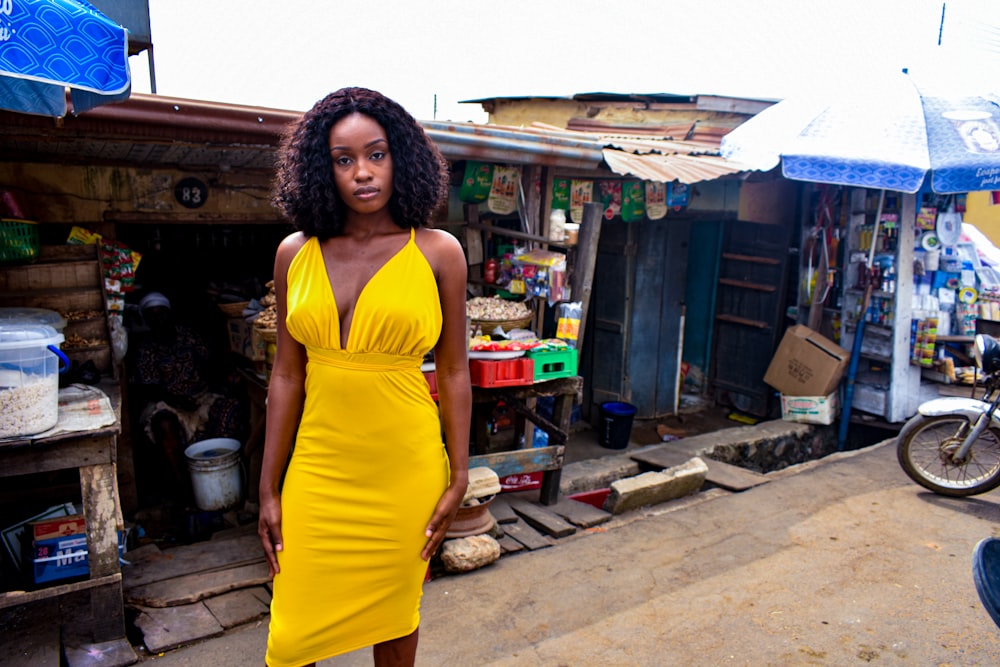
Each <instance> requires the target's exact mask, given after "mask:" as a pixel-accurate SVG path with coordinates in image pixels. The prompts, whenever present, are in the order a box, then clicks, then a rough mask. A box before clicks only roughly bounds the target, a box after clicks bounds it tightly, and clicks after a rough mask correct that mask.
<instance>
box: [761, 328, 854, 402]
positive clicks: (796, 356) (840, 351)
mask: <svg viewBox="0 0 1000 667" xmlns="http://www.w3.org/2000/svg"><path fill="white" fill-rule="evenodd" d="M850 360H851V353H850V352H848V351H847V350H845V349H844V348H842V347H840V346H839V345H837V344H836V343H834V342H833V341H832V340H830V339H829V338H826V337H825V336H822V335H820V334H818V333H816V332H815V331H813V330H812V329H810V328H809V327H806V326H803V325H801V324H797V325H795V326H793V327H791V328H789V329H788V331H786V332H785V336H784V337H783V338H782V339H781V344H780V345H778V351H777V352H775V353H774V358H773V359H771V364H770V365H769V366H768V367H767V373H765V374H764V382H766V383H767V384H769V385H771V386H772V387H774V388H775V389H777V390H778V391H779V392H781V393H782V394H785V395H786V396H827V395H829V394H830V393H831V392H833V390H834V389H836V388H837V385H838V384H839V383H840V378H841V376H843V374H844V369H845V368H847V364H848V362H849V361H850Z"/></svg>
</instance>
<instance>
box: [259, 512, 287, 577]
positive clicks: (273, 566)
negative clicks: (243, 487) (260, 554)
mask: <svg viewBox="0 0 1000 667" xmlns="http://www.w3.org/2000/svg"><path fill="white" fill-rule="evenodd" d="M257 535H258V537H260V544H261V546H262V547H263V548H264V555H265V556H266V557H267V569H268V573H269V575H270V576H271V577H272V578H273V577H274V575H276V574H278V572H279V571H280V568H279V567H278V552H279V551H281V549H282V544H281V498H279V497H278V496H269V497H267V498H266V499H265V498H264V497H263V496H262V497H261V499H260V518H259V519H258V520H257Z"/></svg>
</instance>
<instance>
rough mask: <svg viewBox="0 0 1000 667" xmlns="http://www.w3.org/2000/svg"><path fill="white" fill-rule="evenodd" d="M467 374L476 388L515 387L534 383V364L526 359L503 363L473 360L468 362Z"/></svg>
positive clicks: (509, 360) (508, 360) (521, 358)
mask: <svg viewBox="0 0 1000 667" xmlns="http://www.w3.org/2000/svg"><path fill="white" fill-rule="evenodd" d="M469 372H470V373H471V374H472V384H473V386H476V387H516V386H518V385H523V384H532V383H533V382H534V381H535V362H533V361H532V360H531V359H528V358H527V357H518V358H517V359H504V360H503V361H484V360H482V359H473V360H471V361H470V362H469Z"/></svg>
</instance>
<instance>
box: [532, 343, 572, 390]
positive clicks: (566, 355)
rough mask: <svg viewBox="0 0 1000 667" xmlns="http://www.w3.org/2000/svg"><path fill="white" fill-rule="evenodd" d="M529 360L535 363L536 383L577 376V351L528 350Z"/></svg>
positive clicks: (564, 349)
mask: <svg viewBox="0 0 1000 667" xmlns="http://www.w3.org/2000/svg"><path fill="white" fill-rule="evenodd" d="M527 356H528V358H529V359H532V360H533V361H534V362H535V382H542V381H544V380H553V379H555V378H566V377H573V376H574V375H576V350H575V349H574V348H572V347H567V348H563V349H545V348H536V349H533V350H528V354H527Z"/></svg>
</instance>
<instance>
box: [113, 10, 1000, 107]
mask: <svg viewBox="0 0 1000 667" xmlns="http://www.w3.org/2000/svg"><path fill="white" fill-rule="evenodd" d="M942 4H944V0H560V1H558V2H556V1H551V0H508V1H506V2H505V1H503V0H495V1H493V2H483V1H480V0H434V1H430V0H377V1H376V2H371V3H363V2H356V1H355V2H343V1H342V0H325V1H324V0H281V1H280V2H264V1H263V0H253V1H247V0H241V1H237V0H149V5H150V20H151V32H152V39H153V44H154V63H155V69H156V83H157V92H158V93H159V94H161V95H169V96H175V97H187V98H193V99H202V100H216V101H224V102H231V103H236V104H249V105H256V106H264V107H273V108H279V109H291V110H305V109H308V108H309V107H310V106H312V104H313V103H314V102H315V101H316V100H317V99H319V98H321V97H323V96H324V95H326V94H327V93H328V92H330V91H332V90H335V89H337V88H340V87H342V86H346V85H360V86H366V87H369V88H374V89H376V90H379V91H381V92H383V93H385V94H386V95H388V96H390V97H392V98H394V99H396V100H397V101H399V102H400V103H401V104H403V106H405V107H406V108H407V109H408V110H409V111H410V112H411V113H413V114H414V115H415V116H417V117H418V118H419V119H421V120H431V119H433V118H435V117H436V118H437V119H438V120H455V121H466V120H472V121H476V122H485V120H486V115H485V114H484V113H483V112H482V110H481V108H480V106H479V105H478V104H471V105H470V104H459V102H460V101H461V100H468V99H479V98H484V97H501V96H520V95H560V96H562V95H566V96H568V95H572V94H574V93H586V92H614V93H679V94H721V95H732V96H739V97H761V98H774V99H777V98H782V97H786V96H789V95H792V94H795V93H798V92H802V91H805V90H811V89H813V88H817V87H818V88H824V87H830V86H834V85H841V84H844V83H845V82H849V81H851V80H853V79H854V78H855V77H857V76H860V75H864V74H866V73H873V72H879V71H887V70H888V71H892V70H898V69H900V68H902V67H908V68H909V69H910V71H911V72H912V73H914V74H919V73H921V72H925V71H930V69H931V68H932V66H933V63H935V62H940V61H941V60H942V59H943V58H944V56H945V55H946V54H947V55H948V56H949V57H951V56H955V57H958V58H961V59H963V62H964V63H965V64H964V66H962V67H961V70H962V71H963V72H964V73H965V74H967V75H968V74H974V75H979V76H982V75H983V74H984V73H988V75H989V78H990V79H993V80H995V79H996V78H997V72H998V67H1000V57H998V56H1000V44H998V43H997V41H995V40H998V39H1000V32H998V29H997V26H998V25H1000V2H997V1H996V0H947V11H946V13H945V23H944V33H943V36H944V42H943V46H941V47H939V46H938V45H937V42H938V32H939V27H940V25H941V14H942ZM984 24H985V25H984ZM991 26H992V29H990V27H991ZM131 64H132V76H133V90H134V91H136V92H149V91H150V85H149V74H148V64H147V59H146V55H145V54H141V55H139V56H136V57H133V58H132V59H131ZM435 95H436V96H437V108H436V110H435Z"/></svg>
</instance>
